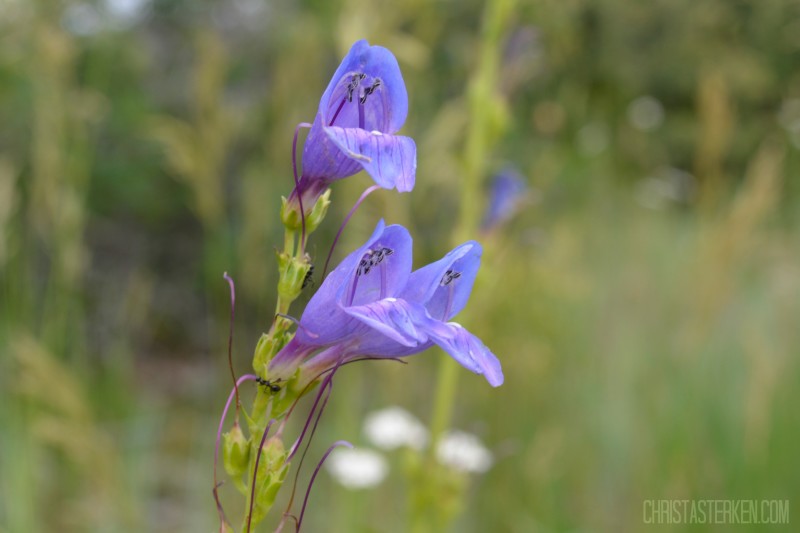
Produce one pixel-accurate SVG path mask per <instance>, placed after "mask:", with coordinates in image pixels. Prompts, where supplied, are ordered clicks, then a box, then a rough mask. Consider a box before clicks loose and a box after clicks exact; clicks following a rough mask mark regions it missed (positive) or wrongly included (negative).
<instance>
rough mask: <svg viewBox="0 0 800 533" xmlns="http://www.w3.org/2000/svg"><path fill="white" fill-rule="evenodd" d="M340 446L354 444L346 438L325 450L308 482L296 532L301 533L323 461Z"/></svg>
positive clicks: (349, 446) (350, 446)
mask: <svg viewBox="0 0 800 533" xmlns="http://www.w3.org/2000/svg"><path fill="white" fill-rule="evenodd" d="M339 446H347V447H348V448H352V447H353V445H352V444H351V443H349V442H347V441H346V440H337V441H336V442H334V443H333V444H332V445H331V447H330V448H328V451H326V452H325V455H323V456H322V459H320V461H319V463H318V464H317V468H315V469H314V473H313V474H312V475H311V480H310V481H309V482H308V488H307V489H306V496H305V498H303V507H302V508H301V509H300V516H299V517H298V518H297V528H296V529H295V533H299V531H300V527H301V526H302V525H303V515H304V514H305V512H306V505H307V504H308V497H309V496H310V495H311V487H313V486H314V480H315V479H317V474H318V473H319V469H320V468H322V463H324V462H325V459H327V458H328V456H329V455H330V454H331V452H332V451H333V450H335V449H336V448H338V447H339Z"/></svg>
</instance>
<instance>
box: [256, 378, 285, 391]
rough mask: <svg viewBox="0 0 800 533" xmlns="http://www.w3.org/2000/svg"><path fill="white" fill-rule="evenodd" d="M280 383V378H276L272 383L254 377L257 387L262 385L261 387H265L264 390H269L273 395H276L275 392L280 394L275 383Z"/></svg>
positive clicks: (278, 387)
mask: <svg viewBox="0 0 800 533" xmlns="http://www.w3.org/2000/svg"><path fill="white" fill-rule="evenodd" d="M280 381H281V380H280V378H278V379H277V380H275V381H274V382H272V381H270V380H268V379H264V378H262V377H256V383H258V384H259V385H263V386H265V387H266V388H268V389H269V390H270V391H271V392H272V393H273V394H274V393H276V392H280V390H281V388H280V386H279V385H276V383H278V382H280Z"/></svg>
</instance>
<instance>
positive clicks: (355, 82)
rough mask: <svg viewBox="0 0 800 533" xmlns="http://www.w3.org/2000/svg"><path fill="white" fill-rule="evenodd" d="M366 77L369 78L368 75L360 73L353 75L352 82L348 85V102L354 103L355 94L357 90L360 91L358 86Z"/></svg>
mask: <svg viewBox="0 0 800 533" xmlns="http://www.w3.org/2000/svg"><path fill="white" fill-rule="evenodd" d="M366 77H367V75H366V74H364V73H363V72H361V73H358V74H353V77H352V79H351V80H350V83H348V84H347V101H348V102H352V101H353V92H354V91H355V90H356V89H358V85H359V84H360V83H361V80H363V79H364V78H366ZM362 103H363V102H362Z"/></svg>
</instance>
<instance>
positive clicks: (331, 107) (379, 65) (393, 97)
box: [319, 39, 408, 133]
mask: <svg viewBox="0 0 800 533" xmlns="http://www.w3.org/2000/svg"><path fill="white" fill-rule="evenodd" d="M357 73H363V74H366V75H367V76H369V77H370V78H372V79H374V78H378V79H380V80H381V87H380V91H379V92H378V93H376V94H374V95H372V97H373V98H372V100H373V101H376V102H379V104H380V105H378V104H373V105H376V106H377V107H378V108H380V110H381V111H380V115H381V116H380V117H375V118H376V119H377V121H376V122H375V123H373V124H369V123H368V124H367V125H368V127H369V128H370V129H379V130H380V131H383V132H385V133H395V132H396V131H398V130H399V129H400V128H402V127H403V124H404V123H405V121H406V117H407V116H408V93H407V91H406V84H405V82H404V81H403V75H402V74H401V73H400V66H399V65H398V64H397V59H395V57H394V55H393V54H392V53H391V52H390V51H389V50H387V49H386V48H384V47H382V46H370V45H369V43H368V42H367V41H365V40H363V39H362V40H360V41H357V42H356V43H355V44H353V46H352V47H351V48H350V51H349V52H348V53H347V55H346V56H345V58H344V59H343V60H342V63H341V64H340V65H339V68H338V69H336V73H334V75H333V78H331V81H330V83H329V84H328V87H327V89H325V93H323V95H322V99H320V102H319V114H320V115H322V118H323V119H324V120H325V125H328V124H329V123H330V120H331V119H332V118H333V114H334V113H335V112H336V109H337V108H338V107H339V105H340V103H341V99H342V98H343V97H344V95H345V91H346V87H347V84H348V83H349V81H350V78H351V77H352V75H353V74H357ZM376 96H377V97H378V98H374V97H376ZM368 102H369V100H368ZM376 111H378V109H375V111H374V112H376Z"/></svg>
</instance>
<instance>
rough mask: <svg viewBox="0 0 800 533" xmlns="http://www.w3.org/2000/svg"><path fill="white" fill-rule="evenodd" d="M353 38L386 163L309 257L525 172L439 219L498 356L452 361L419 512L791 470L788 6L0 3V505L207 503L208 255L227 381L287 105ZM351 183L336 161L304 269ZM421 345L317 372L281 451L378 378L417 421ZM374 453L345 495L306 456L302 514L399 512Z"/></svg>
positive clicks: (794, 128) (195, 509)
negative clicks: (448, 446) (501, 206)
mask: <svg viewBox="0 0 800 533" xmlns="http://www.w3.org/2000/svg"><path fill="white" fill-rule="evenodd" d="M497 12H501V15H498V16H499V19H498V20H496V21H495V22H496V23H497V24H496V30H497V31H494V32H493V31H487V30H486V28H487V27H488V26H487V19H488V18H489V17H490V16H493V15H491V14H492V13H495V14H496V13H497ZM482 28H483V30H482ZM359 38H366V39H368V40H369V41H370V42H371V43H372V44H380V45H383V46H386V47H388V48H390V49H391V50H392V51H393V52H394V53H395V54H396V56H397V58H398V60H399V62H400V65H401V69H402V71H403V74H404V77H405V80H406V84H407V88H408V92H409V98H410V106H409V108H410V113H409V119H408V122H407V124H406V126H405V127H404V129H403V130H402V133H403V134H405V135H409V136H412V137H414V138H415V139H416V141H417V145H418V161H419V167H418V173H417V187H416V189H415V190H414V191H413V192H412V193H411V194H406V195H398V194H396V193H393V192H390V191H381V192H378V193H375V194H374V195H372V196H371V197H370V198H369V199H368V200H367V202H366V203H365V205H364V206H363V207H362V208H361V210H360V211H359V212H358V213H357V214H356V215H355V217H354V219H353V221H352V222H351V224H350V226H349V229H348V230H347V231H346V233H345V237H344V242H343V244H342V245H341V247H340V248H339V249H338V252H337V254H336V255H337V256H338V257H341V256H342V254H344V253H345V252H346V251H348V250H350V249H352V248H353V247H354V246H356V245H357V244H358V243H360V242H362V240H363V239H364V238H365V236H367V235H368V234H369V232H370V231H371V229H372V228H373V227H374V224H375V222H376V221H377V219H378V218H380V217H383V218H385V219H386V220H387V221H388V222H390V223H402V224H405V225H407V226H408V227H409V228H410V230H411V233H412V235H414V237H415V264H416V265H421V264H424V263H427V262H429V261H431V260H434V259H436V258H438V257H441V255H442V254H444V253H445V252H446V251H447V250H449V249H450V248H451V245H452V244H453V241H452V238H451V236H452V235H454V234H457V232H458V231H459V230H458V228H456V227H455V224H456V217H455V216H454V214H455V213H457V212H459V202H460V201H461V200H462V199H463V195H462V190H461V187H462V186H463V184H462V179H463V175H464V174H465V173H466V174H471V175H473V176H477V180H478V181H475V180H473V185H475V186H476V187H478V188H476V189H475V191H477V193H478V194H477V196H475V197H474V198H473V199H472V201H473V203H474V205H473V206H472V211H469V210H467V211H461V213H462V215H463V214H464V213H465V212H466V216H467V217H470V216H471V217H472V218H471V220H472V223H471V224H472V227H473V228H474V227H475V226H477V223H478V221H479V220H480V217H481V215H480V212H479V210H482V209H483V208H484V207H485V204H486V200H487V198H486V195H485V194H482V193H480V191H483V190H484V189H483V187H485V186H486V184H487V183H488V181H489V179H490V177H491V176H492V175H493V174H494V173H496V172H497V171H499V170H501V169H503V168H505V167H506V166H508V165H513V166H515V167H516V168H517V169H518V170H519V171H520V172H521V173H522V175H524V176H525V177H526V179H527V181H528V187H529V189H528V193H527V194H526V195H525V197H524V198H523V199H522V204H521V209H520V210H519V211H518V212H517V213H516V216H514V217H513V218H512V219H511V220H509V221H508V222H507V223H506V224H505V225H504V226H503V227H501V228H497V229H495V230H493V231H491V232H485V233H482V234H471V235H469V236H470V237H472V238H478V239H479V240H480V241H481V242H482V243H483V244H484V246H485V253H484V259H483V266H482V274H481V277H480V278H479V280H478V283H477V285H476V289H475V291H474V293H473V297H472V298H473V299H472V301H471V303H470V306H469V308H468V311H467V312H466V313H465V314H464V316H463V317H460V318H461V319H462V321H463V323H464V324H465V325H466V326H467V327H469V328H470V329H471V330H472V331H473V332H475V333H476V334H478V335H479V336H480V337H481V338H482V339H483V340H484V341H485V343H486V344H487V345H488V346H489V347H491V348H492V350H493V351H494V352H495V353H496V354H497V355H498V356H499V358H500V359H501V361H502V362H503V366H504V370H505V375H506V382H505V384H504V385H503V386H502V387H500V388H499V389H491V388H490V387H489V386H488V385H487V384H486V383H485V381H484V380H483V379H482V378H481V377H479V376H473V375H471V374H469V373H467V372H462V373H461V375H460V376H459V389H458V396H457V399H456V403H455V410H454V413H453V420H452V425H453V427H456V428H460V429H465V430H468V431H471V432H473V433H475V434H477V435H478V436H479V437H480V438H481V439H482V440H483V442H484V443H485V444H486V445H487V446H488V447H489V448H490V449H491V450H492V451H493V453H494V454H495V459H496V461H495V464H494V466H493V468H492V469H491V470H490V471H489V472H488V473H486V474H484V475H482V476H477V477H474V478H473V479H472V480H471V488H470V490H469V493H468V500H467V501H466V502H464V504H465V507H464V508H465V511H464V513H463V514H462V515H461V517H460V518H459V519H458V521H457V522H456V524H455V526H454V528H453V529H454V530H455V531H464V532H484V531H508V532H528V531H597V530H600V531H642V530H645V528H649V529H655V530H665V529H666V528H665V527H660V528H659V527H655V526H645V525H644V524H643V523H642V503H643V500H645V499H661V498H677V499H685V498H698V499H701V498H702V499H740V498H742V499H771V498H776V499H790V500H792V499H793V498H795V497H796V496H797V495H799V494H800V477H799V476H798V474H797V473H798V472H800V456H798V454H797V446H798V438H800V414H798V409H797V405H798V404H800V365H799V364H798V357H797V356H798V353H799V352H800V328H798V318H800V210H799V209H798V206H800V182H798V179H797V175H798V172H799V171H800V70H799V69H798V66H800V4H798V3H797V2H796V1H794V0H772V1H769V2H761V1H750V2H748V1H729V0H656V1H651V2H625V1H623V0H520V1H518V2H502V5H500V4H496V3H494V2H492V1H491V0H489V2H488V3H483V2H479V1H477V0H461V1H456V0H409V1H407V2H402V3H401V2H392V1H388V0H376V1H364V0H335V1H328V0H305V1H292V0H275V1H267V0H264V1H260V0H220V1H211V0H105V1H101V0H96V1H89V0H87V1H77V0H62V1H58V0H49V1H48V0H36V1H34V0H0V531H2V532H4V533H5V532H9V533H11V532H23V531H24V532H30V531H33V532H36V531H70V532H71V531H103V532H106V531H108V532H115V531H159V532H160V531H164V532H166V531H213V530H216V528H217V525H216V510H215V507H214V503H213V500H212V497H211V489H212V478H211V474H212V454H213V446H214V436H215V431H216V424H217V421H218V417H219V414H220V412H221V409H222V406H223V403H224V400H225V398H226V396H227V394H228V391H229V388H230V377H229V375H228V373H227V362H226V343H227V331H228V313H229V301H228V297H229V296H228V288H227V284H226V283H225V282H224V281H223V279H222V273H223V272H224V271H227V272H229V273H230V274H231V275H232V276H233V278H234V279H235V280H236V282H237V308H236V315H237V316H236V321H235V327H236V333H235V340H234V359H235V366H236V369H237V371H238V372H239V373H242V372H246V371H248V370H249V368H248V367H249V362H250V360H251V357H252V350H253V348H254V346H255V342H256V340H257V339H258V335H259V334H260V332H261V331H264V330H266V328H267V327H268V325H269V323H270V321H271V319H272V310H273V307H274V302H275V282H276V276H277V274H276V265H275V261H274V249H275V247H276V246H280V244H281V239H282V235H281V234H282V228H281V227H280V224H279V219H278V208H279V206H280V196H281V195H288V193H289V192H290V190H291V186H292V182H291V156H290V150H291V137H292V133H293V129H294V125H295V124H296V123H298V122H300V121H311V120H313V118H314V115H315V113H316V109H317V105H318V100H319V97H320V95H321V94H322V91H323V90H324V88H325V86H326V85H327V83H328V81H329V79H330V76H331V75H332V73H333V71H334V70H335V68H336V66H337V65H338V62H339V61H340V59H341V57H343V56H344V54H345V53H346V51H347V50H348V48H349V46H350V45H351V44H352V42H354V41H355V40H357V39H359ZM482 54H488V55H487V56H482ZM481 57H484V58H485V57H495V58H496V59H497V61H498V62H497V63H496V64H495V65H494V66H495V67H496V68H495V69H494V70H491V69H489V70H486V69H483V70H481V69H482V68H483V67H481V64H482V63H481V59H480V58H481ZM485 66H486V65H485V64H484V67H485ZM488 74H491V76H490V78H489V79H487V78H486V77H485V76H484V75H488ZM481 76H484V77H481ZM476 80H477V81H476ZM476 88H478V89H481V90H477V89H476ZM472 134H475V135H478V136H480V138H481V142H480V146H481V147H482V151H481V152H480V154H479V155H480V158H478V159H477V160H475V157H471V155H470V154H472V156H475V154H474V153H473V152H471V151H470V150H469V147H470V144H469V142H470V141H469V140H468V137H469V135H472ZM369 184H370V180H369V178H368V177H367V176H366V175H364V174H361V175H359V176H356V177H354V178H350V179H348V180H345V181H343V182H340V183H337V184H336V185H335V187H334V190H333V205H332V208H331V213H330V214H329V215H328V219H327V221H326V224H325V226H324V228H323V229H321V230H320V231H318V232H317V233H315V234H314V235H313V237H312V240H311V242H310V248H309V250H310V252H311V254H312V256H313V257H314V260H315V262H317V266H318V272H319V271H321V268H319V267H321V262H323V261H324V257H325V255H326V254H327V251H328V248H329V246H330V242H331V240H332V237H333V235H334V233H335V231H336V228H337V227H338V224H339V222H340V221H341V220H342V218H343V217H344V214H345V213H346V212H347V210H348V209H349V208H350V207H351V206H352V204H353V202H354V201H355V199H356V198H357V197H358V195H359V194H360V193H361V191H362V190H363V189H364V188H365V187H366V186H368V185H369ZM461 220H462V222H463V221H464V219H463V216H462V219H461ZM467 225H469V223H468V224H467ZM317 275H319V273H318V274H317ZM318 281H319V280H318ZM305 298H306V299H307V298H308V295H306V296H305ZM300 303H301V304H302V302H300ZM301 310H302V307H301V306H296V307H295V308H294V309H293V311H294V313H295V314H297V315H299V314H300V312H301ZM443 357H445V355H443V353H442V352H440V351H438V350H430V351H429V352H427V353H425V354H422V355H419V356H416V357H414V358H411V359H410V360H409V363H410V364H409V365H395V364H391V363H383V364H381V363H365V364H359V365H351V366H349V367H347V368H346V369H343V370H342V371H341V372H340V373H339V377H338V378H337V386H336V387H335V389H334V392H333V396H332V400H331V405H330V407H329V411H327V413H326V416H325V417H324V418H323V421H322V423H321V429H320V431H319V432H318V434H317V435H316V437H315V443H314V446H313V449H312V455H313V454H316V456H317V457H318V456H319V455H320V454H321V452H322V451H324V449H325V448H326V447H327V446H328V445H329V443H331V442H332V441H334V440H336V439H347V440H350V441H352V442H353V443H355V444H356V445H361V444H364V438H363V436H362V430H361V421H362V420H363V418H364V416H365V414H366V413H368V412H370V411H372V410H375V409H378V408H382V407H385V406H388V405H400V406H402V407H404V408H406V409H408V410H409V411H411V412H412V413H414V414H415V415H416V416H418V417H419V418H420V419H421V420H423V421H425V422H429V421H430V417H431V406H432V403H433V400H434V397H435V387H436V383H437V381H436V373H437V371H438V362H439V360H440V359H441V358H443ZM395 459H396V460H394V459H393V461H394V464H393V465H392V474H391V475H390V477H389V479H388V480H386V481H385V482H384V483H383V484H382V485H381V486H380V487H378V488H377V489H374V490H370V491H348V490H346V489H344V488H341V487H339V486H338V485H337V484H336V483H335V482H334V481H333V480H332V479H331V478H330V477H329V476H325V475H323V476H321V477H320V478H319V480H318V483H317V485H316V486H315V488H314V493H313V494H312V498H311V503H310V508H309V516H308V517H307V519H306V520H307V521H306V528H305V529H306V530H308V531H390V532H391V531H404V527H405V526H404V522H403V519H402V517H403V516H404V513H405V510H406V508H407V504H408V502H407V496H406V494H405V492H404V486H405V481H404V479H403V476H402V467H401V464H400V463H401V461H400V460H399V458H395ZM308 472H309V466H308V465H306V467H305V474H304V475H306V476H307V475H308ZM225 490H230V491H232V489H230V488H226V489H223V492H224V491H225ZM231 501H232V502H233V499H231ZM230 505H231V506H232V510H231V511H230V512H231V514H232V515H233V516H237V513H238V512H239V511H240V509H238V510H237V508H236V505H237V504H236V503H231V504H230ZM389 517H391V519H388V520H387V518H389ZM269 524H270V521H269V520H268V521H267V523H266V524H265V525H264V528H263V529H264V530H269V527H268V526H269ZM751 527H752V526H751ZM789 527H791V526H783V528H784V529H788V528H789ZM677 529H688V530H713V531H723V530H726V529H727V527H726V526H705V527H704V526H691V527H690V526H678V527H677ZM745 529H747V527H746V526H745ZM780 529H781V528H780V527H775V526H773V527H772V528H771V529H770V530H780ZM743 530H744V529H743Z"/></svg>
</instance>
